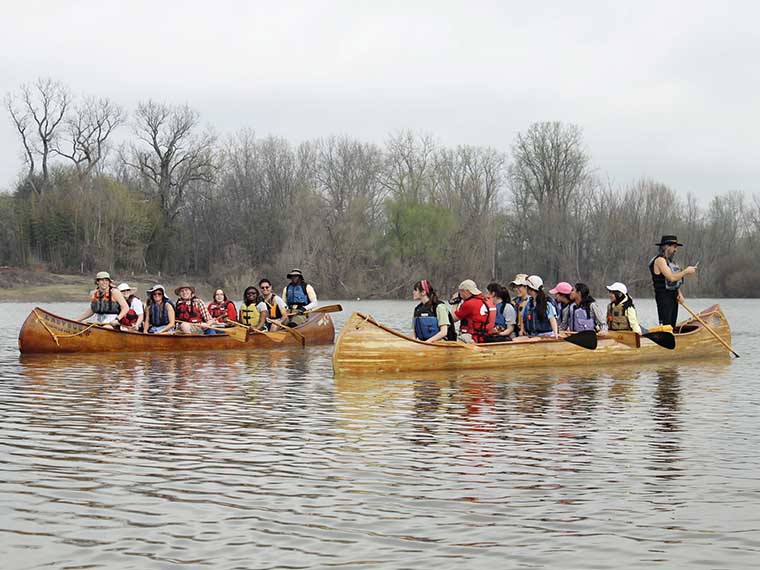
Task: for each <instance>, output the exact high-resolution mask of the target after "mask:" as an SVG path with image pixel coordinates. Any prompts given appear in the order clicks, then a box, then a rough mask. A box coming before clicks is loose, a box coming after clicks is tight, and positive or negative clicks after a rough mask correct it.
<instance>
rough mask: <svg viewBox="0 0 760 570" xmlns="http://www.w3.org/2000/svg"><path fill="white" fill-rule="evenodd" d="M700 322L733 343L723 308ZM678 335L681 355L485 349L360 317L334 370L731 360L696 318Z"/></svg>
mask: <svg viewBox="0 0 760 570" xmlns="http://www.w3.org/2000/svg"><path fill="white" fill-rule="evenodd" d="M700 317H701V318H702V319H703V320H704V321H705V322H706V323H707V324H708V325H709V326H710V327H711V328H712V329H713V330H714V331H715V332H716V333H718V334H719V335H720V336H721V337H723V339H724V340H725V341H726V342H729V343H730V342H731V330H730V328H729V326H728V321H727V320H726V316H725V315H724V314H723V311H721V309H720V306H718V305H713V306H711V307H709V308H707V309H705V310H704V311H702V312H701V313H700ZM674 332H675V339H676V348H675V350H666V349H664V348H662V347H660V346H657V345H656V344H655V343H653V342H652V341H650V340H648V339H646V338H641V339H640V341H639V342H638V343H631V342H627V341H624V340H623V339H615V338H611V337H603V336H599V338H598V344H597V348H596V350H588V349H585V348H581V347H578V346H575V345H573V344H571V343H569V342H566V341H563V340H555V339H540V340H538V341H535V342H527V343H525V342H503V343H495V344H479V345H473V344H469V345H467V344H463V343H460V342H436V343H433V344H427V343H424V342H421V341H418V340H415V339H413V338H411V337H409V336H406V335H404V334H402V333H400V332H397V331H395V330H393V329H390V328H388V327H386V326H384V325H382V324H380V323H378V322H376V321H375V320H374V319H373V318H372V317H371V316H370V315H365V314H362V313H354V314H352V315H351V317H350V318H349V319H348V321H347V322H346V324H345V326H344V327H343V330H342V331H341V333H340V335H339V336H338V340H337V342H336V344H335V352H334V353H333V370H334V371H335V374H336V375H340V374H355V373H364V372H368V373H370V372H407V371H425V370H474V369H484V368H503V369H510V368H536V367H543V368H546V367H565V366H571V365H593V366H597V365H609V364H617V363H627V364H636V363H640V362H671V361H674V360H681V359H689V358H696V359H702V358H708V357H718V358H720V357H723V358H728V353H727V352H726V350H725V349H724V348H723V347H722V346H721V345H720V344H719V343H718V342H717V341H716V340H715V339H714V338H713V337H712V335H710V333H709V332H708V331H707V330H706V329H705V328H704V327H703V326H702V325H700V324H699V323H698V322H697V321H696V320H694V319H689V320H686V321H683V322H681V323H679V324H678V326H677V327H676V329H675V331H674ZM636 344H639V346H638V347H637V346H636Z"/></svg>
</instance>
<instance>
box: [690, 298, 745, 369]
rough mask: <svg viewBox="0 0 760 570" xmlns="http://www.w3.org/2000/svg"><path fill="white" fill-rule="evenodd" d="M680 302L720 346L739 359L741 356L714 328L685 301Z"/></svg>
mask: <svg viewBox="0 0 760 570" xmlns="http://www.w3.org/2000/svg"><path fill="white" fill-rule="evenodd" d="M678 302H679V303H680V304H681V305H683V308H684V309H686V310H687V311H689V314H690V315H691V316H692V317H694V318H695V319H696V320H697V321H698V322H699V323H700V324H701V325H702V326H703V327H705V329H706V330H707V332H709V333H710V334H711V335H713V336H714V337H715V340H717V341H718V342H719V343H720V344H722V345H723V347H724V348H725V349H726V350H728V351H729V352H730V353H731V354H733V355H734V356H735V357H736V358H739V355H738V354H737V352H736V351H735V350H734V349H733V348H731V345H729V344H728V343H727V342H726V341H725V340H723V339H722V338H721V337H720V335H719V334H718V333H716V332H715V331H714V330H712V328H711V327H710V325H708V324H707V323H706V322H705V321H703V320H702V319H701V318H700V317H699V315H697V314H696V313H695V312H694V311H692V310H691V309H690V308H689V307H688V305H686V303H684V302H683V301H678Z"/></svg>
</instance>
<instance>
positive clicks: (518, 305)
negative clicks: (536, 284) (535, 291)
mask: <svg viewBox="0 0 760 570" xmlns="http://www.w3.org/2000/svg"><path fill="white" fill-rule="evenodd" d="M527 302H528V298H523V297H515V298H514V299H512V306H513V307H514V308H515V313H517V322H516V323H515V333H517V332H518V331H520V330H522V329H523V309H524V308H525V304H526V303H527Z"/></svg>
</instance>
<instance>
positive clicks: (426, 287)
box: [412, 235, 697, 343]
mask: <svg viewBox="0 0 760 570" xmlns="http://www.w3.org/2000/svg"><path fill="white" fill-rule="evenodd" d="M655 245H656V246H658V247H659V250H658V252H657V255H655V256H654V257H653V258H652V259H651V260H650V262H649V272H650V274H651V278H652V285H653V287H654V292H655V302H656V303H657V313H658V317H659V321H660V324H661V325H670V326H671V327H674V326H675V324H676V320H677V318H678V304H679V303H680V302H682V301H683V292H682V291H681V286H682V284H683V279H684V277H686V276H687V275H692V274H694V273H695V272H696V270H697V266H696V265H694V266H689V267H687V268H686V269H681V268H680V267H679V266H678V265H677V264H676V262H675V260H674V256H675V254H676V252H677V250H678V248H679V247H680V246H682V245H683V244H682V243H679V242H678V239H677V237H676V236H674V235H665V236H662V239H661V240H660V242H659V243H657V244H655ZM606 289H607V293H608V299H609V301H608V303H607V306H606V309H605V308H602V305H600V303H599V302H598V301H597V300H596V299H595V298H594V297H593V296H592V295H591V291H590V289H589V287H588V285H586V284H585V283H575V285H571V284H570V283H568V282H566V281H561V282H559V283H557V284H556V285H555V286H554V287H553V288H551V289H550V290H549V291H548V292H547V291H546V290H545V289H544V282H543V279H541V277H539V276H538V275H528V274H525V273H518V274H517V275H516V276H515V278H514V279H513V280H512V281H511V282H510V283H509V286H508V287H504V286H503V285H501V284H499V283H496V282H494V283H489V284H488V286H487V287H486V291H485V293H483V292H481V290H480V289H478V287H477V285H476V284H475V282H474V281H473V280H471V279H466V280H464V281H462V283H460V284H459V287H458V288H457V293H456V294H455V295H454V297H452V298H451V299H450V300H449V302H450V303H451V304H452V307H453V311H450V310H449V309H448V307H447V306H446V304H445V303H444V302H443V301H441V299H439V297H438V294H437V293H436V291H435V289H434V288H433V286H432V285H431V284H430V282H429V281H427V280H425V279H423V280H421V281H418V282H417V283H415V284H414V287H413V291H412V296H413V298H414V300H416V301H418V305H417V306H416V307H415V309H414V336H415V338H416V339H417V340H421V341H424V342H435V341H439V340H457V339H458V340H461V341H463V342H467V343H490V342H504V341H514V342H525V341H530V340H531V339H534V338H536V337H544V336H553V337H558V336H559V335H560V334H562V332H563V331H567V332H580V331H595V332H597V333H600V334H604V333H606V332H607V331H608V330H609V331H633V332H635V333H638V334H642V328H641V325H640V323H639V319H638V315H637V313H636V307H635V305H634V302H633V299H632V298H631V296H630V295H629V294H628V288H627V287H626V285H625V284H623V283H621V282H615V283H612V284H610V285H607V287H606ZM456 322H459V323H460V329H459V334H457V333H456V330H455V323H456Z"/></svg>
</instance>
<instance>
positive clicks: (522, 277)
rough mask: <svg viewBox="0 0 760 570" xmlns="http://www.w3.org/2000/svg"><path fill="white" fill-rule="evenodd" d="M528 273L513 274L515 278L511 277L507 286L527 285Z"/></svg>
mask: <svg viewBox="0 0 760 570" xmlns="http://www.w3.org/2000/svg"><path fill="white" fill-rule="evenodd" d="M527 280H528V274H527V273H518V274H517V275H515V278H514V279H512V281H510V282H509V286H510V287H512V288H514V287H519V286H523V287H527V286H528V281H527Z"/></svg>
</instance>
